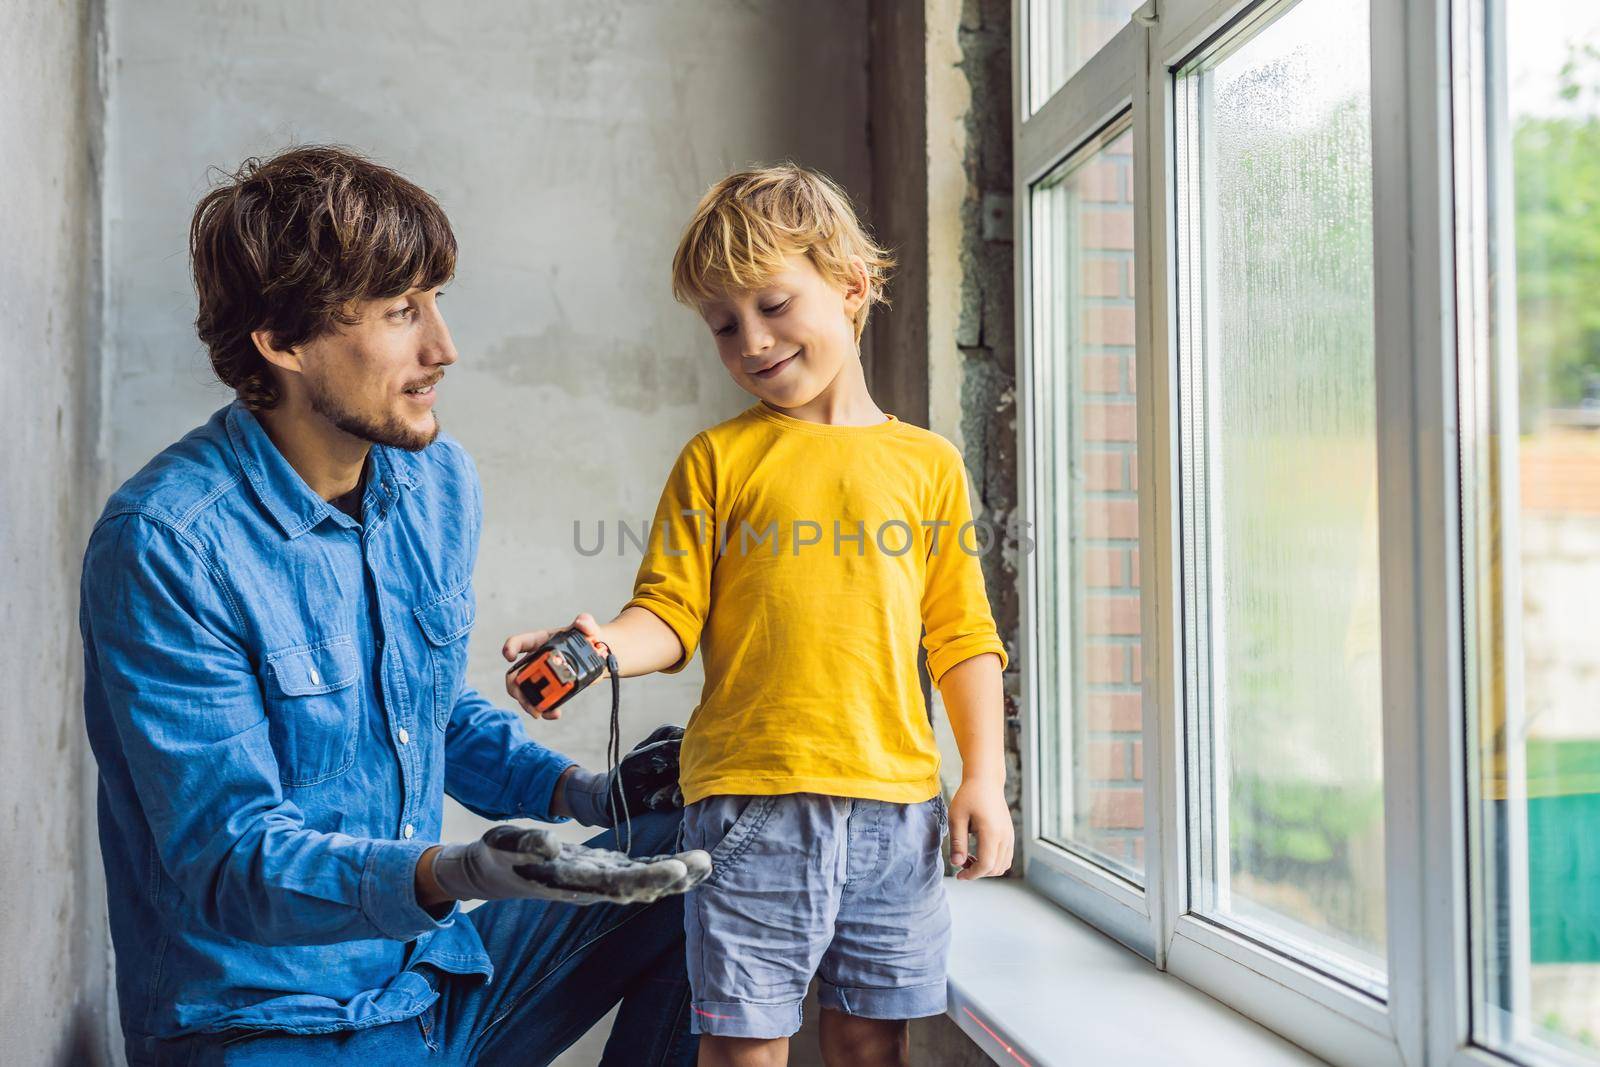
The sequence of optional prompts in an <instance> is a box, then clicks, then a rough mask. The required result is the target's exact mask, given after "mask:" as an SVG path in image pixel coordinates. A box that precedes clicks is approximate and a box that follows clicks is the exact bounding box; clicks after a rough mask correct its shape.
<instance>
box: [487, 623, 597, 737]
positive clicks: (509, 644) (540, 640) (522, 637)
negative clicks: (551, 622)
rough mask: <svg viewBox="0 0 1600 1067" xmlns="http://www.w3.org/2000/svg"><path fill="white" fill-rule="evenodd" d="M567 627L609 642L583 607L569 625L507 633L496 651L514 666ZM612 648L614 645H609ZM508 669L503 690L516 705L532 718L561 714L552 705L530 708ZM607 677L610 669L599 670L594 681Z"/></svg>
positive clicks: (547, 717) (552, 717)
mask: <svg viewBox="0 0 1600 1067" xmlns="http://www.w3.org/2000/svg"><path fill="white" fill-rule="evenodd" d="M571 629H577V630H578V632H580V633H581V634H583V635H584V636H585V637H587V638H590V639H591V640H594V641H602V642H605V643H606V646H607V647H608V648H609V647H610V642H608V641H606V638H605V635H604V632H603V631H602V630H601V628H600V624H599V623H598V622H595V620H594V616H593V615H590V614H589V613H588V612H587V611H586V612H584V613H583V614H581V615H579V616H578V617H577V618H575V619H573V620H572V623H571V625H569V626H561V627H557V628H556V629H554V630H530V631H528V632H527V633H522V634H512V635H511V636H510V637H508V638H506V642H505V644H503V645H501V646H500V654H501V655H502V656H504V657H505V658H506V661H507V662H508V663H510V664H511V665H512V666H515V665H516V663H517V661H518V660H520V659H521V658H522V657H523V656H525V655H527V654H528V653H529V652H532V651H533V650H534V649H536V648H539V647H540V646H541V645H543V644H544V643H545V642H546V641H548V640H550V638H551V637H553V636H555V635H556V634H558V633H560V632H561V631H562V630H571ZM612 652H613V653H614V652H616V649H614V648H613V649H612ZM511 673H512V672H511V671H509V670H508V671H506V692H507V693H508V694H509V695H510V697H511V699H512V700H515V701H516V702H517V707H519V708H521V709H522V710H523V711H525V712H527V713H528V714H529V715H532V716H533V717H534V718H535V719H559V718H561V709H560V708H552V709H551V710H549V711H547V712H545V713H543V714H542V715H541V714H540V713H539V712H538V711H536V710H534V708H533V707H532V706H531V705H529V704H528V702H527V701H526V700H524V699H523V696H522V690H521V688H520V687H518V685H517V683H516V682H514V681H512V680H511ZM609 677H611V672H610V671H601V672H600V677H599V678H597V679H595V681H597V682H599V681H604V680H605V679H607V678H609Z"/></svg>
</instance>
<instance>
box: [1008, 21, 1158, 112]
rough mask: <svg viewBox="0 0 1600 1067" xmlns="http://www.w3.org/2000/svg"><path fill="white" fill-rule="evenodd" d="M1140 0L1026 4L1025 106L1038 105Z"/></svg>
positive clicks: (1034, 108) (1118, 26) (1120, 24)
mask: <svg viewBox="0 0 1600 1067" xmlns="http://www.w3.org/2000/svg"><path fill="white" fill-rule="evenodd" d="M1141 3H1143V0H1033V4H1032V7H1031V8H1029V21H1030V25H1029V28H1028V29H1029V32H1028V41H1029V45H1030V48H1029V54H1028V86H1029V87H1028V110H1029V111H1038V110H1039V109H1040V108H1041V107H1043V106H1044V102H1045V101H1046V100H1049V99H1050V97H1051V96H1052V95H1053V94H1054V93H1055V91H1056V90H1057V89H1059V88H1061V87H1062V86H1063V85H1065V84H1066V83H1067V79H1068V78H1070V77H1072V75H1073V74H1075V73H1076V72H1077V70H1078V68H1080V67H1082V66H1083V65H1084V64H1085V63H1087V62H1088V61H1089V57H1090V56H1092V55H1094V54H1095V53H1096V52H1097V51H1099V50H1100V49H1101V48H1102V47H1103V46H1104V45H1105V44H1106V42H1107V41H1109V40H1111V38H1113V37H1115V36H1116V35H1117V31H1118V30H1120V29H1122V27H1123V26H1124V25H1126V24H1127V21H1128V16H1130V15H1132V14H1133V12H1134V11H1135V10H1137V9H1138V8H1139V5H1140V4H1141Z"/></svg>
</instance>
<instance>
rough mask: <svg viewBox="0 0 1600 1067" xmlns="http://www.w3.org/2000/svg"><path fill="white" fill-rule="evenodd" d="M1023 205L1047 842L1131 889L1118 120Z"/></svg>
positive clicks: (1126, 242) (1140, 778) (1139, 834)
mask: <svg viewBox="0 0 1600 1067" xmlns="http://www.w3.org/2000/svg"><path fill="white" fill-rule="evenodd" d="M1033 204H1034V211H1035V216H1034V228H1033V233H1034V257H1035V264H1036V270H1035V279H1036V286H1035V291H1034V292H1035V297H1034V305H1035V308H1036V309H1037V314H1038V320H1037V324H1036V330H1037V332H1036V334H1035V338H1036V341H1035V349H1036V353H1037V354H1036V359H1037V361H1038V364H1037V365H1038V366H1039V374H1038V382H1039V389H1038V396H1039V397H1040V404H1041V410H1040V411H1039V413H1038V418H1037V424H1038V425H1040V426H1041V427H1042V428H1043V432H1042V434H1041V436H1040V438H1039V440H1040V448H1039V455H1038V463H1037V467H1038V470H1039V477H1040V481H1041V486H1040V511H1039V514H1040V515H1041V518H1042V520H1043V521H1041V522H1040V523H1039V528H1038V530H1037V533H1038V535H1039V541H1040V544H1039V552H1040V560H1041V571H1040V573H1041V575H1042V579H1043V585H1044V588H1043V589H1041V590H1040V600H1039V603H1040V605H1041V612H1040V614H1041V625H1042V629H1043V633H1044V634H1045V641H1044V644H1045V646H1046V649H1045V652H1046V656H1045V664H1046V666H1045V669H1044V671H1043V673H1042V677H1043V678H1044V679H1045V693H1044V696H1045V700H1044V702H1043V704H1042V707H1041V711H1042V714H1041V753H1042V758H1041V760H1040V770H1041V778H1042V784H1043V803H1042V812H1041V813H1042V820H1041V826H1042V833H1043V836H1044V837H1045V838H1046V839H1048V840H1051V841H1054V842H1055V843H1057V844H1059V845H1062V846H1063V847H1066V848H1070V849H1072V850H1074V851H1076V852H1079V853H1080V854H1082V855H1085V856H1087V857H1089V858H1090V859H1093V860H1095V861H1096V862H1098V863H1100V864H1102V865H1104V866H1106V867H1108V868H1110V869H1111V870H1113V871H1116V872H1117V873H1118V874H1121V875H1122V876H1124V877H1126V878H1128V879H1130V880H1132V881H1134V882H1138V881H1140V880H1141V879H1142V876H1143V872H1144V742H1143V735H1142V733H1141V724H1142V715H1141V710H1140V682H1141V680H1142V676H1141V657H1140V649H1139V629H1140V627H1139V499H1138V462H1137V460H1138V455H1137V444H1136V440H1135V438H1136V436H1137V434H1136V420H1135V417H1134V329H1135V319H1134V259H1133V136H1132V134H1131V133H1130V132H1129V131H1128V123H1127V121H1126V120H1124V121H1122V122H1120V123H1118V124H1117V125H1116V126H1114V127H1112V128H1111V129H1110V130H1109V131H1108V132H1106V133H1105V134H1104V135H1103V136H1101V137H1100V138H1098V139H1097V140H1096V141H1095V143H1094V144H1092V145H1090V146H1088V147H1087V148H1086V149H1085V150H1084V151H1081V152H1079V153H1077V154H1076V155H1075V156H1074V157H1073V158H1071V159H1069V160H1068V161H1067V163H1066V165H1065V166H1064V167H1063V168H1061V169H1060V170H1059V171H1057V172H1056V173H1055V174H1053V175H1051V176H1050V177H1049V178H1047V179H1045V181H1044V182H1042V183H1041V184H1040V185H1039V186H1038V187H1037V188H1035V190H1034V193H1033Z"/></svg>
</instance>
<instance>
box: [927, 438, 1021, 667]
mask: <svg viewBox="0 0 1600 1067" xmlns="http://www.w3.org/2000/svg"><path fill="white" fill-rule="evenodd" d="M951 460H952V461H951V462H950V463H949V465H948V469H947V470H946V471H945V473H944V475H943V477H942V478H941V479H940V480H939V482H938V483H937V486H938V488H937V491H936V495H935V498H934V502H933V508H932V511H933V513H934V517H935V518H936V519H937V520H940V522H941V523H942V525H936V526H935V527H934V530H935V531H936V532H935V534H934V536H933V537H932V538H931V539H930V543H929V551H928V558H927V578H926V581H925V582H924V585H923V594H922V626H923V631H924V635H923V639H922V644H923V648H925V649H926V650H927V653H928V676H929V677H930V678H931V679H932V680H933V684H934V685H938V684H939V680H940V679H941V678H943V677H944V675H945V672H946V671H948V670H949V669H950V668H951V667H954V666H955V665H956V664H958V663H961V662H962V661H964V660H968V659H971V658H972V657H974V656H981V655H983V654H984V653H987V652H993V653H994V654H996V655H997V656H999V657H1000V666H1001V667H1002V669H1003V668H1004V667H1005V665H1006V650H1005V645H1004V644H1003V643H1002V642H1001V640H1000V634H999V632H998V631H997V630H996V629H995V625H994V615H993V613H992V612H991V611H990V609H989V596H988V593H987V591H986V590H985V589H984V583H983V567H982V566H981V565H980V564H979V561H978V556H977V552H978V551H979V550H980V549H981V539H980V538H979V537H978V535H977V531H976V529H975V528H974V527H972V526H971V525H970V524H971V523H972V505H971V504H970V503H969V502H968V500H967V472H966V468H965V466H964V465H963V464H962V462H961V459H960V454H959V453H957V452H956V451H955V450H954V449H953V448H952V449H951Z"/></svg>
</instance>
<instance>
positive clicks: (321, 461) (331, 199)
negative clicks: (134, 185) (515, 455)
mask: <svg viewBox="0 0 1600 1067" xmlns="http://www.w3.org/2000/svg"><path fill="white" fill-rule="evenodd" d="M190 253H191V258H192V266H193V270H194V279H195V287H196V290H197V293H198V297H199V317H198V319H197V321H196V325H197V328H198V331H199V334H200V339H201V340H202V341H203V342H204V343H205V345H206V347H207V348H208V350H209V352H210V356H211V361H212V364H213V366H214V368H215V370H216V372H217V374H218V376H219V377H220V378H221V379H222V381H223V382H224V383H225V384H227V385H229V386H232V387H233V389H234V390H235V392H236V394H237V396H238V399H237V400H236V401H235V402H234V403H233V404H231V405H230V406H228V407H227V408H224V409H223V410H222V411H219V412H218V413H217V414H216V415H214V416H213V417H212V418H211V420H210V421H209V422H208V423H206V424H205V425H204V426H202V427H200V428H198V429H196V430H194V431H193V432H191V433H190V434H188V435H187V436H186V437H184V438H183V440H182V441H180V442H178V443H177V444H175V445H173V446H171V447H170V448H168V449H166V450H165V451H164V452H162V453H161V454H160V455H159V456H157V457H156V458H155V459H154V460H153V461H152V462H151V463H150V464H149V465H148V466H147V467H146V468H145V469H144V470H143V471H141V472H140V473H139V474H137V475H135V476H134V477H133V478H132V479H131V480H130V481H129V482H128V483H127V484H126V485H124V486H123V487H122V488H121V489H119V490H118V491H117V493H116V494H114V495H113V497H112V498H111V501H110V502H109V503H108V504H107V506H106V510H105V513H104V514H103V515H102V517H101V519H100V521H99V523H98V524H97V526H96V528H95V531H94V533H93V535H92V537H91V539H90V543H89V547H88V551H87V554H86V556H85V561H84V572H83V586H82V604H83V607H82V615H81V620H80V624H81V628H82V632H83V640H84V656H85V672H86V677H85V692H84V707H85V715H86V718H87V722H88V729H89V737H90V741H91V744H92V746H93V748H94V753H95V757H96V759H97V760H98V762H99V767H100V799H99V814H100V841H101V852H102V855H103V857H104V860H105V866H106V881H107V887H108V890H109V904H110V913H111V930H112V937H113V941H114V943H115V947H116V955H117V988H118V995H119V998H120V1003H121V1011H122V1024H123V1030H124V1034H125V1037H126V1041H127V1049H128V1059H129V1061H130V1062H131V1063H133V1064H136V1065H137V1064H145V1063H168V1062H181V1063H186V1064H187V1063H276V1062H282V1063H295V1064H300V1063H313V1062H322V1061H323V1060H328V1061H333V1060H335V1059H337V1060H339V1061H341V1062H343V1061H345V1060H351V1061H355V1062H369V1063H374V1064H377V1063H413V1062H425V1061H428V1062H462V1063H466V1062H474V1061H477V1060H479V1059H482V1060H483V1061H485V1062H491V1063H496V1062H517V1063H542V1062H546V1061H548V1060H549V1059H551V1058H553V1057H554V1056H555V1055H556V1054H557V1053H558V1052H559V1051H560V1050H561V1049H562V1048H565V1047H566V1046H567V1045H568V1044H570V1043H571V1042H572V1041H573V1040H575V1039H576V1038H577V1037H578V1036H580V1035H581V1034H582V1033H583V1032H584V1031H585V1030H586V1029H587V1028H588V1027H589V1026H590V1025H591V1024H592V1023H593V1022H594V1021H595V1020H597V1019H599V1018H600V1017H601V1016H602V1015H603V1014H604V1013H605V1012H606V1011H608V1010H609V1009H610V1008H611V1007H612V1005H614V1004H616V1003H617V1001H618V1000H621V1002H622V1007H621V1010H620V1014H619V1016H618V1020H617V1025H616V1026H615V1028H614V1031H613V1034H612V1037H611V1040H610V1043H609V1045H608V1046H607V1052H606V1061H605V1062H608V1063H622V1064H628V1065H630V1067H631V1065H636V1064H668V1063H671V1064H679V1063H689V1062H691V1061H692V1059H693V1057H694V1044H693V1039H692V1038H691V1037H690V1036H689V1025H688V1012H689V1004H688V986H687V984H686V980H685V977H684V961H683V946H682V939H683V918H682V906H681V901H682V898H681V897H680V896H678V895H677V894H679V893H681V892H683V891H684V890H685V889H687V888H689V887H690V886H692V885H693V884H695V883H696V882H698V881H699V880H700V879H702V878H704V877H705V875H706V873H707V871H708V870H709V861H708V859H707V857H706V855H705V853H703V852H692V853H684V854H681V855H679V856H675V857H667V856H655V857H653V858H651V859H647V860H644V861H632V860H628V859H627V858H625V857H622V856H619V855H617V854H615V853H614V852H608V851H602V850H605V849H609V848H610V847H611V846H612V845H613V844H614V843H615V837H614V836H613V834H611V833H607V834H602V835H601V836H600V837H597V838H595V839H594V840H593V841H591V842H590V843H589V844H590V845H591V846H593V848H583V847H576V846H571V845H566V846H562V845H560V844H559V843H558V842H557V840H556V839H555V838H554V837H553V836H552V835H551V834H550V833H549V832H548V831H545V830H523V829H519V828H517V827H512V826H497V827H495V828H494V829H491V830H490V831H489V832H488V833H487V834H485V835H484V837H483V838H482V839H481V840H480V841H477V842H473V843H471V844H463V845H445V846H439V845H436V844H432V842H435V841H437V839H438V836H439V831H440V827H441V822H442V817H443V802H444V794H445V793H446V792H448V793H449V794H450V795H451V796H453V797H455V798H456V799H457V800H459V801H461V802H462V803H463V804H465V805H466V806H467V807H468V808H471V809H472V810H473V811H475V812H478V813H479V814H481V815H484V816H486V817H488V818H491V819H508V818H518V817H531V818H535V819H541V820H554V819H564V818H567V817H574V818H576V819H577V820H578V821H580V822H583V823H585V824H588V825H610V823H611V821H612V819H611V816H610V814H609V812H610V809H611V808H612V807H613V805H614V804H615V805H617V806H618V810H619V812H620V810H621V809H622V808H625V809H626V810H627V811H628V813H629V814H630V815H631V816H633V817H632V819H631V830H632V846H633V847H632V851H633V852H634V853H636V854H643V855H650V854H653V853H662V852H667V851H670V850H671V848H672V845H673V842H674V841H675V839H676V835H677V830H678V823H679V819H680V818H681V812H680V811H676V810H659V809H670V808H672V807H674V806H675V801H674V799H673V793H674V788H673V787H674V786H675V783H676V778H677V754H676V745H677V741H676V740H675V737H676V736H678V735H680V734H681V731H678V730H676V728H666V729H664V730H659V731H657V732H656V734H653V735H652V736H651V738H650V739H648V743H647V744H645V745H641V746H640V747H639V748H637V749H635V750H634V751H633V752H632V753H630V755H629V757H628V758H627V759H625V760H624V761H623V763H622V765H621V767H620V768H618V771H617V772H616V774H615V775H601V774H594V773H591V772H588V771H585V770H584V769H582V768H580V767H578V766H576V765H575V764H574V763H573V761H572V760H570V759H567V758H566V757H563V756H560V755H558V754H556V753H554V752H551V751H549V750H547V749H545V748H544V747H542V746H540V745H538V744H535V743H534V742H532V741H530V740H529V739H528V737H527V734H526V733H525V732H524V730H523V728H522V724H521V723H520V721H519V720H518V714H517V713H516V712H512V711H507V710H502V709H499V708H496V707H494V706H492V705H491V704H490V703H489V702H488V701H487V700H485V699H484V698H483V697H481V696H480V695H479V694H478V693H477V692H476V691H474V690H472V689H471V688H469V687H467V686H466V684H465V670H466V661H467V639H468V635H469V634H470V633H471V630H472V625H473V619H474V600H473V592H472V571H473V565H474V562H475V559H476V556H477V548H478V538H479V533H480V528H481V524H482V508H481V501H480V490H479V485H478V479H477V475H476V472H475V470H474V468H473V466H472V462H471V460H470V459H469V458H468V457H467V455H466V454H465V452H463V451H462V449H461V447H460V446H459V445H458V444H456V443H455V442H454V441H452V440H451V439H449V438H448V437H443V436H440V435H439V428H438V422H437V420H436V418H435V416H434V413H433V405H434V400H435V397H436V395H437V390H438V388H439V384H440V381H441V380H442V378H443V377H444V374H445V369H446V368H447V367H449V366H450V365H451V364H453V363H454V362H455V361H456V352H455V349H454V347H453V346H452V345H451V342H450V334H449V331H448V330H447V329H446V327H445V323H444V319H443V318H442V316H441V315H440V311H439V297H440V295H441V293H440V289H439V286H440V285H441V284H442V283H443V282H444V281H445V280H446V279H448V278H449V277H450V276H451V274H452V273H453V271H454V269H455V255H456V244H455V238H454V236H453V234H452V233H451V230H450V225H449V222H448V220H447V219H446V218H445V215H444V213H443V211H442V210H441V209H440V207H439V206H438V204H437V203H435V202H434V200H433V199H432V198H431V197H430V196H428V195H427V194H426V193H424V192H423V191H422V190H421V189H418V188H417V187H416V186H414V185H412V184H411V183H410V182H408V181H406V180H405V179H403V178H401V177H400V176H399V175H398V174H395V173H394V172H392V171H389V170H387V169H385V168H383V167H380V166H377V165H375V164H373V163H371V162H369V161H367V160H365V159H362V158H360V157H358V156H355V155H353V154H351V153H349V152H346V151H343V150H340V149H335V148H322V147H311V148H302V149H297V150H294V151H290V152H287V153H285V154H283V155H280V156H278V157H276V158H274V159H271V160H268V161H266V162H260V161H255V160H252V161H248V162H247V163H246V164H245V165H244V167H243V168H242V169H241V170H240V171H239V172H238V173H237V174H236V175H234V176H232V178H231V179H230V180H228V181H227V182H225V183H224V184H222V185H221V186H220V187H218V188H217V189H215V190H213V191H212V192H211V193H209V194H208V195H207V196H206V197H205V199H203V200H202V201H201V203H200V205H199V207H198V208H197V209H196V212H195V216H194V222H193V225H192V229H191V234H190ZM461 899H486V900H489V901H490V903H488V904H485V905H484V906H483V907H481V908H479V909H477V910H475V911H473V912H471V913H470V914H468V913H465V912H463V911H461V910H460V909H459V908H458V907H457V905H456V901H457V900H461ZM630 902H631V903H630ZM578 904H591V905H592V906H589V907H579V906H578Z"/></svg>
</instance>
